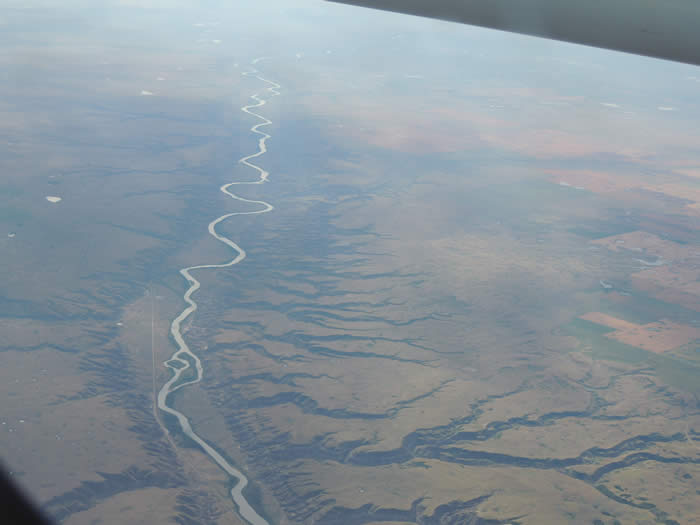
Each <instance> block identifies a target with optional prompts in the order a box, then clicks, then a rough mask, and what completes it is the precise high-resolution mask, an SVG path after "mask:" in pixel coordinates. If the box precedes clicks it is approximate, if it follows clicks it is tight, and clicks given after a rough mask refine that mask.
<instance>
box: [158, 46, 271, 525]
mask: <svg viewBox="0 0 700 525" xmlns="http://www.w3.org/2000/svg"><path fill="white" fill-rule="evenodd" d="M260 60H262V59H261V58H258V59H255V60H253V62H252V64H253V65H255V64H257V63H258V62H259V61H260ZM243 74H244V75H249V76H254V77H255V78H257V79H258V80H260V81H261V82H265V83H266V84H268V87H267V88H265V92H267V93H268V99H269V98H270V97H273V96H277V95H279V91H278V89H279V88H280V85H279V84H277V83H275V82H272V81H271V80H267V79H265V78H263V77H262V76H260V75H259V72H258V71H257V70H256V69H253V70H252V71H247V72H245V73H243ZM251 98H252V99H253V100H254V101H255V104H249V105H246V106H243V107H242V108H241V111H243V112H244V113H248V114H249V115H252V116H254V117H256V118H257V119H259V120H260V122H258V123H257V124H255V125H253V126H252V127H251V128H250V131H251V132H252V133H255V134H256V135H258V136H259V138H258V150H257V151H256V152H255V153H253V154H251V155H247V156H245V157H243V158H241V159H240V160H239V163H241V164H243V165H244V166H247V167H249V168H251V169H253V170H254V171H256V172H257V174H258V178H257V179H256V180H253V181H235V182H229V183H226V184H224V185H223V186H221V188H219V189H220V191H222V192H223V193H225V194H226V195H228V196H229V197H231V198H232V199H234V200H237V201H241V202H245V203H248V204H253V205H259V206H260V208H259V209H257V210H254V211H238V212H232V213H226V214H224V215H222V216H220V217H218V218H216V219H214V220H213V221H211V222H210V223H209V226H208V230H209V234H210V235H211V236H212V237H214V238H215V239H216V240H218V241H219V242H222V243H223V244H225V245H227V246H229V247H230V248H232V249H233V250H234V252H235V253H236V255H235V257H233V258H232V259H231V260H230V261H228V262H224V263H215V264H199V265H196V266H189V267H187V268H182V269H181V270H180V273H181V274H182V276H183V277H184V278H185V279H186V280H187V283H188V285H189V287H188V288H187V291H186V292H185V295H184V296H183V299H184V301H185V303H186V304H187V306H186V307H185V309H184V310H183V311H182V312H180V315H178V316H177V317H176V318H175V319H174V320H173V322H172V323H171V325H170V333H171V335H172V336H173V339H174V340H175V344H176V345H177V350H176V351H175V353H173V355H172V356H171V357H170V359H168V360H167V361H165V363H164V364H165V366H167V367H168V368H169V369H170V370H171V371H172V376H171V377H170V379H169V380H168V381H167V382H166V383H165V384H164V385H163V387H162V388H161V389H160V391H159V392H158V408H159V409H160V410H162V411H163V412H165V413H166V414H170V415H171V416H174V417H175V418H176V419H177V421H178V423H179V425H180V428H181V429H182V432H183V433H184V434H185V435H186V436H187V437H189V438H190V439H191V440H192V441H194V442H195V443H197V444H198V445H199V446H200V447H201V448H202V450H203V451H204V452H205V453H206V454H207V455H208V456H209V457H210V458H211V459H212V460H213V461H214V462H215V463H216V464H217V465H218V466H219V467H220V468H221V469H222V470H224V471H225V472H226V473H227V474H228V475H229V476H231V477H233V478H236V480H237V481H236V483H235V485H234V486H233V488H232V489H231V498H232V499H233V501H234V503H235V505H236V507H237V509H238V512H239V513H240V515H241V516H242V517H243V518H244V519H245V520H246V521H248V522H249V523H250V524H251V525H268V523H267V521H266V520H265V519H264V518H263V517H262V516H260V515H259V514H258V513H257V512H256V511H255V509H254V508H253V507H252V506H251V505H250V503H248V501H247V500H246V498H245V496H244V495H243V489H245V487H246V485H247V484H248V478H247V477H246V476H245V475H244V474H243V473H242V472H241V471H240V470H238V469H237V468H236V467H235V466H233V465H232V464H231V463H229V462H228V461H227V460H226V458H224V457H223V456H222V455H221V454H220V453H219V452H218V451H217V450H216V449H215V448H214V447H213V446H212V445H211V444H209V443H207V441H205V440H204V439H203V438H201V437H200V436H199V435H198V434H197V433H196V432H195V431H194V429H193V428H192V425H191V424H190V421H189V419H188V418H187V416H186V415H185V414H183V413H182V412H180V411H178V410H176V409H175V408H173V407H172V406H169V405H168V397H169V396H170V394H172V393H173V392H175V391H177V390H179V389H181V388H183V387H185V386H188V385H192V384H195V383H199V382H200V381H201V380H202V377H203V375H204V368H203V366H202V362H201V360H200V359H199V357H198V356H197V354H195V353H194V352H193V351H192V350H191V349H190V348H189V346H188V345H187V343H186V342H185V340H184V338H183V337H182V331H181V326H182V323H183V322H184V321H185V320H186V319H187V318H188V317H189V316H190V315H191V314H192V313H194V312H195V311H196V310H197V303H196V302H195V301H194V299H193V298H192V295H193V294H194V293H195V292H196V291H197V290H199V288H200V282H199V281H198V280H197V279H196V278H195V277H194V276H193V275H192V272H193V271H195V270H205V269H221V268H228V267H229V266H234V265H236V264H238V263H239V262H241V261H242V260H243V259H245V257H246V252H245V250H244V249H243V248H241V247H240V246H239V245H238V244H236V243H235V242H234V241H232V240H231V239H229V238H228V237H225V236H223V235H221V234H220V233H218V232H217V231H216V227H217V226H218V225H219V224H220V223H221V222H223V221H225V220H227V219H229V218H230V217H234V216H237V215H257V214H261V213H267V212H269V211H272V210H273V209H274V208H273V206H272V205H271V204H269V203H267V202H265V201H262V200H252V199H246V198H243V197H240V196H239V195H236V194H235V193H233V192H232V191H231V188H232V187H233V186H237V185H247V184H264V183H265V182H266V181H267V178H268V176H269V173H268V172H267V171H265V170H264V169H263V168H261V167H260V166H257V165H256V164H254V163H252V162H251V160H253V159H255V158H257V157H260V156H261V155H263V154H265V152H266V151H267V147H266V142H267V139H269V138H270V135H268V134H267V133H265V132H264V131H261V130H260V128H262V127H263V126H268V125H270V124H272V122H271V121H270V120H269V119H267V118H265V117H264V116H262V115H260V114H258V113H256V112H254V111H252V110H253V109H254V108H258V107H261V106H264V105H265V103H266V100H267V99H265V98H262V97H261V95H260V94H258V93H256V94H255V95H253V96H251ZM186 372H187V373H188V374H192V373H193V372H194V377H193V378H192V379H187V380H182V381H181V378H183V374H185V373H186Z"/></svg>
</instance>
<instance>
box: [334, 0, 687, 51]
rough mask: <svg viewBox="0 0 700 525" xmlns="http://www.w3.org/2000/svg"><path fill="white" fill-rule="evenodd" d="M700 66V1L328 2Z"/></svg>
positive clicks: (452, 0)
mask: <svg viewBox="0 0 700 525" xmlns="http://www.w3.org/2000/svg"><path fill="white" fill-rule="evenodd" d="M329 1H332V2H337V3H343V4H351V5H356V6H361V7H369V8H373V9H381V10H385V11H394V12H397V13H405V14H410V15H417V16H423V17H429V18H436V19H440V20H446V21H450V22H459V23H463V24H469V25H475V26H481V27H487V28H491V29H500V30H503V31H509V32H512V33H521V34H525V35H531V36H538V37H544V38H549V39H553V40H561V41H565V42H572V43H575V44H584V45H588V46H594V47H600V48H605V49H611V50H615V51H624V52H627V53H634V54H637V55H644V56H649V57H654V58H661V59H666V60H673V61H676V62H685V63H687V64H694V65H700V29H699V28H700V1H698V0H575V1H572V0H329Z"/></svg>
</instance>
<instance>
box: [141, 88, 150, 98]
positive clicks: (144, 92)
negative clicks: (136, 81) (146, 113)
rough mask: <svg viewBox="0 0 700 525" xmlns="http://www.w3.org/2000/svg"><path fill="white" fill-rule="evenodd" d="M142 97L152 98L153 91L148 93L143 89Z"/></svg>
mask: <svg viewBox="0 0 700 525" xmlns="http://www.w3.org/2000/svg"><path fill="white" fill-rule="evenodd" d="M141 95H142V96H144V97H150V96H151V95H153V92H152V91H146V90H145V89H142V90H141Z"/></svg>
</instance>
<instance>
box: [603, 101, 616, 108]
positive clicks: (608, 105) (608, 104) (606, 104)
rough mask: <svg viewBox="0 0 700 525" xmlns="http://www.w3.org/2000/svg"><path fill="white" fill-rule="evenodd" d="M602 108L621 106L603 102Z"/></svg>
mask: <svg viewBox="0 0 700 525" xmlns="http://www.w3.org/2000/svg"><path fill="white" fill-rule="evenodd" d="M600 105H601V106H605V107H606V108H619V107H620V106H619V105H618V104H613V103H612V102H601V103H600Z"/></svg>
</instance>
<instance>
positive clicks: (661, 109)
mask: <svg viewBox="0 0 700 525" xmlns="http://www.w3.org/2000/svg"><path fill="white" fill-rule="evenodd" d="M656 109H658V110H659V111H676V108H674V107H671V106H659V107H658V108H656Z"/></svg>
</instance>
